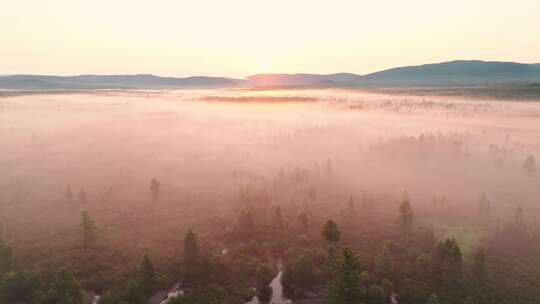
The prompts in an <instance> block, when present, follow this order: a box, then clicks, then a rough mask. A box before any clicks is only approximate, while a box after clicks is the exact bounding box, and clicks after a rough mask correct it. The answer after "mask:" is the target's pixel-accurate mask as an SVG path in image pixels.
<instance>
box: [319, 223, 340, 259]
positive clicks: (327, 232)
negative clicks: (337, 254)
mask: <svg viewBox="0 0 540 304" xmlns="http://www.w3.org/2000/svg"><path fill="white" fill-rule="evenodd" d="M321 237H322V238H323V240H324V241H325V242H326V244H327V246H328V255H329V256H330V261H332V260H333V258H334V249H335V248H334V247H335V245H336V244H337V243H338V242H339V238H340V232H339V229H338V227H337V224H336V223H335V222H334V221H332V220H328V221H327V222H326V223H325V224H324V225H323V227H322V230H321Z"/></svg>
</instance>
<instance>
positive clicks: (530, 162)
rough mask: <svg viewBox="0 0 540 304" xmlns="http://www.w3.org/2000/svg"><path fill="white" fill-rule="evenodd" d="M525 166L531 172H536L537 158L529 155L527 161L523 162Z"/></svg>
mask: <svg viewBox="0 0 540 304" xmlns="http://www.w3.org/2000/svg"><path fill="white" fill-rule="evenodd" d="M523 168H524V169H525V171H527V173H529V174H533V173H535V172H536V159H535V158H534V156H533V155H529V157H527V158H526V159H525V162H524V163H523Z"/></svg>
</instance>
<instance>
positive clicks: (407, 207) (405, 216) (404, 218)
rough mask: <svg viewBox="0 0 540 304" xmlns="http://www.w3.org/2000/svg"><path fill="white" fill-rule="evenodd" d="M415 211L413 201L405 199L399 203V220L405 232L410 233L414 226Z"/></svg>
mask: <svg viewBox="0 0 540 304" xmlns="http://www.w3.org/2000/svg"><path fill="white" fill-rule="evenodd" d="M413 217H414V212H413V210H412V207H411V203H409V201H408V200H403V201H402V202H401V204H400V205H399V222H400V225H401V229H402V230H403V232H405V234H407V235H408V234H410V232H411V230H412V226H413Z"/></svg>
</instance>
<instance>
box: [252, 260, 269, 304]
mask: <svg viewBox="0 0 540 304" xmlns="http://www.w3.org/2000/svg"><path fill="white" fill-rule="evenodd" d="M271 282H272V269H270V267H268V266H266V265H264V264H263V265H259V267H257V270H256V271H255V292H256V293H257V298H258V299H259V301H261V302H262V303H266V302H268V301H270V299H271V297H272V288H271V287H270V283H271Z"/></svg>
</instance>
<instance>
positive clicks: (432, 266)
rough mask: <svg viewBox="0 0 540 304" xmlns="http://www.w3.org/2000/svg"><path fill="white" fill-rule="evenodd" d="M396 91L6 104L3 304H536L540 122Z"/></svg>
mask: <svg viewBox="0 0 540 304" xmlns="http://www.w3.org/2000/svg"><path fill="white" fill-rule="evenodd" d="M381 77H382V76H381ZM439 89H440V90H442V91H444V90H443V88H439ZM396 90H398V91H399V92H394V91H393V92H392V94H389V92H386V91H384V90H381V91H378V92H377V94H372V93H367V92H363V91H362V92H361V91H359V90H358V89H357V88H351V89H347V90H344V89H332V90H326V89H310V90H306V89H301V88H297V89H296V90H271V91H266V90H262V89H257V90H202V89H201V90H179V91H166V90H160V91H129V90H114V91H91V92H86V91H84V92H79V91H77V92H72V91H69V92H46V93H43V92H31V93H32V94H31V95H27V94H30V93H25V94H24V95H22V93H16V94H15V93H13V92H10V93H9V94H14V95H9V96H8V95H6V94H8V93H7V92H4V93H0V121H1V123H0V145H1V146H2V153H1V155H0V166H1V167H2V174H0V240H1V241H0V303H2V304H3V303H6V304H8V303H9V304H12V303H23V304H36V303H37V304H41V303H43V304H53V303H54V304H57V303H66V304H67V303H76V304H83V303H84V304H88V303H91V302H89V301H90V300H91V299H92V298H93V297H94V295H99V296H100V297H99V302H98V303H99V304H126V303H129V304H147V303H148V301H149V300H152V301H153V302H151V303H152V304H154V303H160V302H161V301H162V300H164V298H165V297H169V296H170V299H169V302H168V303H167V304H187V303H190V304H193V303H197V304H216V303H225V304H246V303H250V302H251V303H250V304H252V303H257V301H259V300H261V301H264V300H266V301H267V300H269V299H272V300H271V301H274V302H277V303H279V304H283V303H285V301H287V300H292V301H293V304H297V303H299V304H303V303H315V304H321V303H328V302H334V303H362V304H381V303H392V304H395V303H398V304H418V303H441V304H450V303H456V304H459V303H468V304H470V303H475V304H489V303H497V304H499V303H502V304H514V303H520V304H536V303H539V302H540V297H539V295H538V290H540V280H537V278H539V274H540V266H539V265H540V260H539V256H540V255H539V254H540V245H539V244H540V226H539V224H538V221H537V218H538V216H539V215H540V214H539V204H538V198H539V197H540V192H539V191H540V189H539V187H538V184H539V183H538V182H539V178H540V176H539V175H538V172H537V167H536V166H537V164H536V158H537V157H538V155H540V142H539V139H538V134H539V133H540V125H539V124H538V122H537V118H538V117H540V108H539V107H538V105H537V104H536V103H532V102H527V103H525V102H520V101H518V100H515V101H513V102H504V101H497V102H493V101H492V100H490V99H480V98H477V97H475V98H472V97H468V96H466V95H453V96H449V95H447V94H446V93H444V94H443V92H442V91H441V95H434V94H433V95H432V94H428V93H426V92H425V91H423V89H422V88H416V89H413V88H403V87H401V88H396ZM403 90H407V91H408V92H403ZM416 90H420V91H421V92H418V91H416ZM467 90H473V89H472V88H468V89H467ZM444 92H446V91H444ZM464 92H466V91H464ZM406 93H407V94H406ZM148 173H149V174H148ZM149 175H150V176H149ZM153 176H155V177H156V178H152V177H153ZM161 186H163V187H161ZM403 189H407V191H403ZM280 278H281V279H280ZM94 299H97V297H96V298H94Z"/></svg>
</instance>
